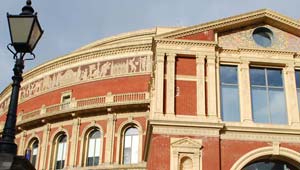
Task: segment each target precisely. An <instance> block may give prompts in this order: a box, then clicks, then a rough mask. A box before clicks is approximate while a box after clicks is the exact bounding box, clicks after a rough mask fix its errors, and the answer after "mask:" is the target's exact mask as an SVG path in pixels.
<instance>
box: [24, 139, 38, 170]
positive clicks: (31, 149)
mask: <svg viewBox="0 0 300 170" xmlns="http://www.w3.org/2000/svg"><path fill="white" fill-rule="evenodd" d="M36 142H37V145H38V146H37V155H36V160H35V164H33V163H32V158H33V145H34V144H35V143H36ZM28 148H29V149H30V160H29V161H30V163H31V164H32V165H33V166H34V167H35V168H38V164H39V163H38V162H39V157H40V154H39V152H40V140H39V139H38V138H37V137H33V138H32V139H30V140H29V143H28V144H27V149H28ZM27 149H25V155H26V152H27Z"/></svg>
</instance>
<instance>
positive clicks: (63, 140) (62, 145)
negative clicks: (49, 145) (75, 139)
mask: <svg viewBox="0 0 300 170" xmlns="http://www.w3.org/2000/svg"><path fill="white" fill-rule="evenodd" d="M66 152H67V136H66V135H61V136H60V137H59V138H58V145H57V152H56V162H55V170H58V169H63V168H64V166H65V160H66Z"/></svg>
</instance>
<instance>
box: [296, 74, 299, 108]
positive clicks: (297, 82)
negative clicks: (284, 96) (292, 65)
mask: <svg viewBox="0 0 300 170" xmlns="http://www.w3.org/2000/svg"><path fill="white" fill-rule="evenodd" d="M295 77H296V88H297V97H298V108H299V110H300V70H296V71H295Z"/></svg>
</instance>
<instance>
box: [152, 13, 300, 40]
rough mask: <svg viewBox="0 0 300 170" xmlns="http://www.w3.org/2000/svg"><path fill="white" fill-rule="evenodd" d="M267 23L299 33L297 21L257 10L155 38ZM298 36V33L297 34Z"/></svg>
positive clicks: (176, 36) (177, 36)
mask: <svg viewBox="0 0 300 170" xmlns="http://www.w3.org/2000/svg"><path fill="white" fill-rule="evenodd" d="M264 20H265V21H268V22H269V23H271V24H273V23H275V22H276V23H277V24H278V23H280V24H281V25H285V26H286V27H285V29H290V30H293V31H294V32H296V31H295V30H297V31H299V29H300V24H299V22H298V21H296V20H294V19H292V18H289V17H286V16H283V15H281V14H279V13H276V12H274V11H271V10H268V9H262V10H257V11H254V12H249V13H245V14H241V15H236V16H233V17H228V18H224V19H220V20H216V21H212V22H208V23H204V24H199V25H195V26H192V27H187V28H183V29H178V30H175V31H171V32H167V33H164V34H160V35H158V36H156V37H157V38H172V39H175V38H180V37H184V36H188V35H192V34H196V33H198V32H203V31H208V30H215V31H219V30H225V29H232V27H233V25H234V26H235V27H236V26H240V27H241V26H245V25H249V24H253V22H254V21H256V22H260V21H264ZM298 34H299V33H298Z"/></svg>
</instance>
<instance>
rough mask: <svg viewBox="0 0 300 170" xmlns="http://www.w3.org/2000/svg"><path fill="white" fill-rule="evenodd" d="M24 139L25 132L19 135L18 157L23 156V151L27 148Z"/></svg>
mask: <svg viewBox="0 0 300 170" xmlns="http://www.w3.org/2000/svg"><path fill="white" fill-rule="evenodd" d="M25 138H26V131H23V132H22V133H21V138H20V144H19V146H18V155H24V153H25V149H26V147H27V146H25Z"/></svg>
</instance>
